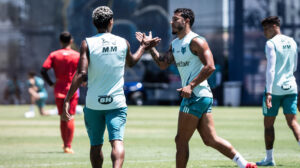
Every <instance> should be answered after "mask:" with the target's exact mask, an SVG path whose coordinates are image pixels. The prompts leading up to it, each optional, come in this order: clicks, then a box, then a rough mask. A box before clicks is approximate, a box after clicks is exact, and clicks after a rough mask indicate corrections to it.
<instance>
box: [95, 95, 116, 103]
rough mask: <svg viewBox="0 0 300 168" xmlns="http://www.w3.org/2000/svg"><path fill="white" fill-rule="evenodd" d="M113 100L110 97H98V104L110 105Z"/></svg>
mask: <svg viewBox="0 0 300 168" xmlns="http://www.w3.org/2000/svg"><path fill="white" fill-rule="evenodd" d="M113 101H114V99H113V98H112V97H111V96H99V98H98V102H99V103H100V104H110V103H111V102H113Z"/></svg>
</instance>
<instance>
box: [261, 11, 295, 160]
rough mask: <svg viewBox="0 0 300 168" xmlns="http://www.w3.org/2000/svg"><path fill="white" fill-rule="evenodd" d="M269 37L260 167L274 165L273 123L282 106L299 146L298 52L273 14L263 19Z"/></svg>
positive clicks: (266, 48)
mask: <svg viewBox="0 0 300 168" xmlns="http://www.w3.org/2000/svg"><path fill="white" fill-rule="evenodd" d="M261 24H262V27H263V30H264V35H265V37H266V38H267V39H268V41H267V43H266V46H265V52H266V57H267V70H266V90H265V95H264V97H263V107H262V108H263V115H264V127H265V131H264V132H265V145H266V157H265V158H264V159H263V160H262V161H260V162H257V163H256V164H257V165H258V166H275V161H274V157H273V145H274V141H275V132H274V122H275V119H276V116H277V114H278V110H279V107H280V106H282V107H283V113H284V115H285V118H286V121H287V124H288V126H289V127H290V128H291V130H292V131H293V133H294V136H295V138H296V140H297V142H298V144H299V145H300V126H299V124H298V122H297V118H296V114H297V97H298V95H297V83H296V78H295V76H294V72H295V71H296V69H297V61H298V51H297V44H296V42H295V41H294V39H293V38H291V37H288V36H285V35H283V34H281V32H280V20H279V18H278V17H277V16H270V17H267V18H265V19H264V20H262V22H261Z"/></svg>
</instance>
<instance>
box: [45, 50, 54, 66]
mask: <svg viewBox="0 0 300 168" xmlns="http://www.w3.org/2000/svg"><path fill="white" fill-rule="evenodd" d="M52 62H53V55H52V53H50V54H49V56H48V57H47V59H46V60H45V62H44V64H43V68H46V69H50V68H52Z"/></svg>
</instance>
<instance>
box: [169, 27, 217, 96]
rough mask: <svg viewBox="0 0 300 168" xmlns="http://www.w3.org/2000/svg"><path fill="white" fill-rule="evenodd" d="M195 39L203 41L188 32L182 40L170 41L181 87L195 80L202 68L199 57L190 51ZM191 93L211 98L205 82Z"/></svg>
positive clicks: (196, 35)
mask: <svg viewBox="0 0 300 168" xmlns="http://www.w3.org/2000/svg"><path fill="white" fill-rule="evenodd" d="M196 37H197V38H201V39H203V40H205V39H204V38H203V37H201V36H199V35H198V34H196V33H194V32H192V31H190V32H189V33H188V34H187V35H186V36H184V37H183V38H182V39H179V38H176V39H175V40H173V41H172V53H173V56H174V59H175V62H176V66H177V68H178V71H179V74H180V77H181V84H182V87H184V86H187V85H188V84H189V83H190V82H191V81H192V80H193V79H194V78H196V76H198V74H199V73H200V71H201V69H202V68H203V64H202V62H201V61H200V59H199V57H198V56H196V55H195V54H193V53H192V51H191V50H190V43H191V41H192V39H194V38H196ZM193 93H194V94H195V96H197V97H213V95H212V93H211V90H210V87H209V85H208V83H207V80H204V81H203V82H202V83H200V84H199V85H198V86H195V87H194V89H193Z"/></svg>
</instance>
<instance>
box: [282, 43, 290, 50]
mask: <svg viewBox="0 0 300 168" xmlns="http://www.w3.org/2000/svg"><path fill="white" fill-rule="evenodd" d="M282 47H283V49H290V48H291V45H290V44H287V45H283V46H282Z"/></svg>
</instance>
